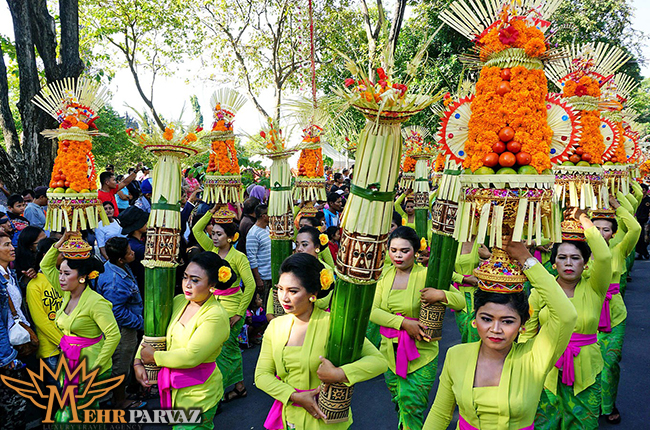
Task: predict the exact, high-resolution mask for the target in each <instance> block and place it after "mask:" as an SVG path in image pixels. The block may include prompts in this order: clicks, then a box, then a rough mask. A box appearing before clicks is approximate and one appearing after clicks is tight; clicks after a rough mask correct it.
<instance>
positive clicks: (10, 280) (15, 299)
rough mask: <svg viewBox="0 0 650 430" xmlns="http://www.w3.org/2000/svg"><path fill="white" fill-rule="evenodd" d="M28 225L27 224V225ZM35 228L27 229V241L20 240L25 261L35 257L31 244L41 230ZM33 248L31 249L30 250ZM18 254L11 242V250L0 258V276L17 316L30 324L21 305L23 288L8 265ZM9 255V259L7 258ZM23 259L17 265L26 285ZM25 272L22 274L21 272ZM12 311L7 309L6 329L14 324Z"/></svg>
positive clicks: (21, 254) (26, 270)
mask: <svg viewBox="0 0 650 430" xmlns="http://www.w3.org/2000/svg"><path fill="white" fill-rule="evenodd" d="M28 227H29V226H28ZM34 229H35V230H32V229H30V230H28V231H27V236H26V239H29V240H28V241H27V242H29V243H28V244H27V243H23V242H21V251H22V252H21V253H20V256H21V260H22V259H23V258H24V261H25V262H32V263H33V259H34V258H35V254H36V250H35V246H34V245H33V242H35V241H37V240H38V237H39V233H40V232H42V231H43V230H41V229H38V228H36V227H34ZM32 249H33V250H32ZM17 255H18V252H17V249H16V247H14V245H13V243H12V246H11V251H7V252H6V253H5V254H4V255H3V256H2V257H1V258H5V259H4V260H0V276H3V277H4V278H5V279H6V281H7V282H6V283H5V289H6V291H7V293H8V298H9V301H10V302H11V304H12V305H13V307H14V309H15V310H16V314H17V316H18V317H19V318H20V320H21V321H22V322H23V323H24V324H26V325H28V326H30V325H31V324H30V322H29V320H28V319H27V318H26V315H25V309H24V306H23V289H22V288H21V286H20V282H19V276H18V275H17V273H16V271H15V270H14V269H12V268H11V267H10V266H9V263H13V264H14V265H15V264H16V256H17ZM8 257H10V259H8ZM24 261H21V264H20V265H19V266H18V267H19V269H20V271H21V272H20V273H21V275H23V276H24V277H25V281H24V285H27V283H28V282H29V279H30V278H29V276H27V272H28V271H29V267H28V266H27V265H25V264H24ZM23 271H24V272H26V273H25V274H23V273H22V272H23ZM32 272H33V270H32V271H31V272H30V275H31V274H32ZM12 314H13V312H12V311H9V312H8V316H9V325H8V326H7V329H9V330H10V329H11V327H12V326H13V325H14V324H16V321H15V320H14V317H13V316H12Z"/></svg>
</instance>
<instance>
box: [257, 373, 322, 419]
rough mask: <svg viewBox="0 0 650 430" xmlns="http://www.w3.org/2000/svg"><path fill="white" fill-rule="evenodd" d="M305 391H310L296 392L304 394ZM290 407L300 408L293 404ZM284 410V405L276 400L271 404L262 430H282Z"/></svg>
mask: <svg viewBox="0 0 650 430" xmlns="http://www.w3.org/2000/svg"><path fill="white" fill-rule="evenodd" d="M276 378H278V379H280V377H279V376H276ZM305 391H311V390H298V389H296V392H298V393H304V392H305ZM291 406H295V407H297V408H302V406H300V405H298V404H296V403H294V404H292V405H291ZM283 408H284V404H283V403H282V402H281V401H279V400H276V401H274V402H273V405H272V406H271V409H270V410H269V414H268V415H267V416H266V420H265V421H264V428H265V429H267V430H282V429H284V423H283V422H282V410H283Z"/></svg>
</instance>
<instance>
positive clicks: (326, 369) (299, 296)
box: [255, 253, 386, 430]
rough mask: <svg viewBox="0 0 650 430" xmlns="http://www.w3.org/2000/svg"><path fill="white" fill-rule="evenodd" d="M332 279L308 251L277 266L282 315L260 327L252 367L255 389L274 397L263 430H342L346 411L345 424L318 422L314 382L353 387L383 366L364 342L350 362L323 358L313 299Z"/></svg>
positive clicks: (325, 332)
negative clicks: (335, 362)
mask: <svg viewBox="0 0 650 430" xmlns="http://www.w3.org/2000/svg"><path fill="white" fill-rule="evenodd" d="M333 283H334V278H333V277H332V276H331V274H330V273H329V272H328V271H327V270H325V268H324V266H323V265H322V264H321V263H320V262H319V261H318V259H317V258H315V257H313V256H312V255H309V254H305V253H300V254H294V255H292V256H291V257H289V258H287V259H286V260H285V261H284V262H283V263H282V266H281V267H280V281H279V283H278V297H279V300H280V303H281V304H282V306H283V308H284V310H285V311H286V313H287V315H283V316H281V317H278V318H275V319H273V320H272V321H271V323H270V324H269V326H268V328H267V329H266V332H265V333H264V340H263V342H262V349H261V351H260V356H259V359H258V361H257V368H256V369H255V383H256V384H257V386H258V388H260V389H261V390H262V391H264V392H266V393H267V394H269V395H270V396H271V397H273V398H275V399H276V401H275V403H274V404H273V407H272V408H271V411H270V412H269V416H268V417H267V419H266V422H265V423H264V427H265V428H266V429H269V430H277V429H289V428H292V429H293V428H295V429H298V430H311V429H321V428H322V429H325V428H327V429H334V430H336V429H347V428H348V427H350V425H351V424H352V414H351V413H350V419H349V420H348V421H345V422H341V423H335V424H325V422H324V421H322V419H323V418H325V415H324V414H323V412H322V411H321V410H320V408H319V407H318V403H317V400H316V396H317V395H318V393H319V392H320V383H321V382H323V383H325V384H331V383H337V382H338V383H344V384H346V385H353V384H356V383H359V382H362V381H366V380H368V379H371V378H374V377H375V376H377V375H379V374H381V373H382V372H384V371H385V370H386V361H385V360H384V359H383V357H382V356H381V354H380V353H379V351H377V349H376V348H375V347H374V346H372V345H371V344H370V342H369V341H368V340H366V341H365V343H364V346H363V350H362V352H361V358H360V359H359V360H357V361H355V362H353V363H350V364H346V365H344V366H341V367H334V365H333V364H332V363H331V362H330V361H329V360H327V359H326V358H324V357H323V355H324V354H325V343H326V341H327V339H328V337H329V327H330V314H329V313H327V312H324V311H322V310H321V309H319V308H318V307H316V306H314V302H316V300H317V298H318V297H322V296H324V295H326V294H327V293H328V292H329V289H330V288H331V287H332V285H333Z"/></svg>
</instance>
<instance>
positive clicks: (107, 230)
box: [95, 202, 126, 261]
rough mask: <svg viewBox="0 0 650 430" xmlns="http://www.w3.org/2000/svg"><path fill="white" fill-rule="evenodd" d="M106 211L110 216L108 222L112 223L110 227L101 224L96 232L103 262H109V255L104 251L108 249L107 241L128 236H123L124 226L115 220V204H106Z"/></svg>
mask: <svg viewBox="0 0 650 430" xmlns="http://www.w3.org/2000/svg"><path fill="white" fill-rule="evenodd" d="M104 211H105V212H106V216H108V220H109V221H110V222H111V223H110V224H109V225H103V224H102V223H100V225H99V227H97V229H96V230H95V239H96V240H97V247H98V248H99V253H100V254H101V256H102V260H103V261H106V260H108V255H107V254H106V250H105V249H104V248H105V247H106V241H108V239H110V238H111V237H126V236H125V235H123V234H122V226H121V225H120V223H119V222H118V221H117V219H115V218H113V215H114V214H115V207H114V206H113V203H111V202H104Z"/></svg>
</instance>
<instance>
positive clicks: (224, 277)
mask: <svg viewBox="0 0 650 430" xmlns="http://www.w3.org/2000/svg"><path fill="white" fill-rule="evenodd" d="M231 277H232V270H230V267H227V266H221V267H220V268H219V282H221V283H222V284H224V283H226V282H228V281H229V280H230V278H231Z"/></svg>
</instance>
